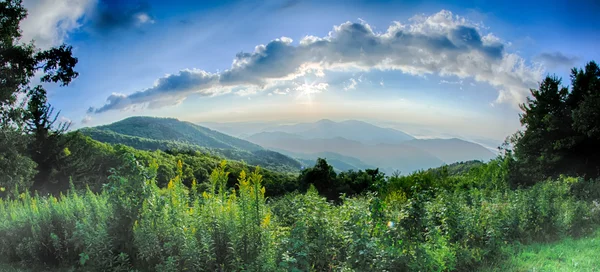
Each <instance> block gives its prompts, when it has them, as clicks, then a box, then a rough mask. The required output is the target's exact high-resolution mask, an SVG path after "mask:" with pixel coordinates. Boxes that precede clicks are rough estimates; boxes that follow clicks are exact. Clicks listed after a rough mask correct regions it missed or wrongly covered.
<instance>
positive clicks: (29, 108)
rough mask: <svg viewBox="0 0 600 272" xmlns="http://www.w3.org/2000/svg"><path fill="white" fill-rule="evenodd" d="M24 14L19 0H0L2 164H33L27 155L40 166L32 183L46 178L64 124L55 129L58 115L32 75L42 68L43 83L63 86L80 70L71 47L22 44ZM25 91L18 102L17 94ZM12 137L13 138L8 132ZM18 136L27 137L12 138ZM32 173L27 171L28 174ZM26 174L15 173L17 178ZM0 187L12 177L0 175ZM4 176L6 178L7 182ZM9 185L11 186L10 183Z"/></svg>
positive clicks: (0, 127)
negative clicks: (21, 24) (38, 46)
mask: <svg viewBox="0 0 600 272" xmlns="http://www.w3.org/2000/svg"><path fill="white" fill-rule="evenodd" d="M26 16H27V11H26V10H25V8H24V7H23V3H22V1H21V0H7V1H1V2H0V131H1V132H2V133H3V137H0V150H2V151H3V152H2V154H1V155H0V156H2V157H1V158H0V167H11V168H14V167H17V168H18V167H20V166H18V165H17V166H15V165H11V164H10V162H11V161H20V162H21V163H20V164H19V165H21V166H28V167H32V166H33V165H35V164H33V163H31V162H26V160H27V154H29V157H30V158H31V159H33V161H34V162H35V163H37V166H38V168H39V169H37V170H38V174H37V177H36V181H37V180H39V179H41V178H48V172H49V171H51V168H52V167H50V166H49V165H50V164H51V162H52V161H54V160H55V159H56V156H57V154H58V153H59V152H61V151H62V149H63V148H62V146H61V144H58V143H60V142H61V141H63V140H62V139H60V138H61V135H62V134H63V133H64V132H65V131H66V130H67V129H68V125H67V124H61V125H58V126H57V127H54V124H55V122H56V118H57V117H58V114H56V115H53V109H52V107H51V106H50V105H49V104H48V103H47V98H46V91H45V90H44V88H43V86H41V85H37V86H31V85H32V84H31V79H32V78H33V77H34V75H35V74H36V72H38V71H41V72H42V76H41V78H40V80H41V82H47V83H50V82H52V83H59V84H60V85H61V86H66V85H68V84H69V83H71V81H72V80H73V79H75V78H77V76H78V73H77V72H75V71H74V67H75V65H76V64H77V58H74V57H73V56H72V47H70V46H67V45H61V46H58V47H54V48H51V49H48V50H39V49H37V48H36V47H35V45H34V42H33V41H31V42H29V43H23V42H22V41H21V31H20V29H19V23H20V22H21V21H22V20H23V19H24V18H25V17H26ZM20 95H25V98H24V99H22V101H21V103H18V102H19V101H20V99H19V96H20ZM11 135H12V136H11ZM16 135H25V136H24V137H16ZM13 170H14V171H12V170H11V171H8V172H9V173H19V172H21V171H22V172H26V173H33V171H31V169H13ZM28 176H30V175H28ZM28 176H21V177H17V180H23V179H26V178H27V177H28ZM2 179H3V180H0V185H11V184H6V183H10V182H11V181H14V180H15V177H14V176H11V175H7V176H4V177H2ZM7 180H8V181H7ZM11 186H12V185H11Z"/></svg>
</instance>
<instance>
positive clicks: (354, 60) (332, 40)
mask: <svg viewBox="0 0 600 272" xmlns="http://www.w3.org/2000/svg"><path fill="white" fill-rule="evenodd" d="M482 31H483V30H482V29H481V27H480V26H479V25H477V24H474V23H471V22H469V21H468V20H466V19H465V18H462V17H459V16H455V15H454V14H452V13H451V12H450V11H446V10H442V11H440V12H438V13H436V14H433V15H431V16H415V17H413V18H411V19H410V20H409V22H408V23H407V24H402V23H400V22H394V23H393V24H392V25H391V26H389V27H388V29H387V30H386V31H385V32H383V33H378V32H375V31H374V30H373V29H372V27H371V26H370V25H369V24H367V23H366V22H364V21H360V22H358V23H352V22H346V23H343V24H341V25H339V26H335V27H334V28H333V30H332V31H331V32H329V34H328V35H327V36H325V37H316V36H306V37H304V38H303V39H301V40H300V41H299V42H298V43H297V44H294V43H293V41H292V39H290V38H287V37H282V38H279V39H275V40H273V41H271V42H269V43H267V44H266V45H258V46H256V47H255V49H254V52H252V53H238V54H237V55H236V56H235V58H234V60H233V63H232V66H231V67H230V68H229V69H227V70H225V71H222V72H219V73H210V72H207V71H204V70H199V69H185V70H182V71H179V72H178V73H176V74H171V75H166V76H165V77H163V78H160V79H158V80H157V81H156V83H155V84H154V86H152V87H150V88H147V89H145V90H142V91H139V92H135V93H132V94H129V95H123V94H113V95H111V96H109V97H108V98H107V101H106V104H104V105H103V106H101V107H99V108H90V109H89V110H88V112H89V113H102V112H106V111H111V110H127V109H130V108H133V107H137V106H142V107H150V108H159V107H163V106H169V105H176V104H179V103H181V102H182V101H184V100H185V99H186V98H187V97H188V96H190V95H192V94H195V95H202V96H211V95H219V94H224V93H228V92H236V89H245V88H259V89H266V88H268V87H272V86H278V85H277V84H282V82H283V83H285V82H290V81H291V80H294V79H296V78H298V77H301V76H304V75H307V74H314V75H316V76H320V77H322V76H323V75H324V73H325V72H326V71H344V70H349V69H353V70H356V69H358V70H362V71H366V72H368V71H370V70H397V71H400V72H402V73H407V74H412V75H426V74H436V75H441V76H456V77H458V78H461V79H462V78H473V79H474V80H475V81H478V82H484V83H488V84H490V85H491V86H494V87H495V88H496V89H497V90H498V97H497V99H496V101H495V102H496V103H511V104H513V105H517V104H518V103H520V102H522V101H524V100H525V97H526V96H527V94H528V90H529V88H531V87H534V86H535V85H536V84H537V82H538V81H539V79H540V78H541V76H542V73H543V70H542V68H541V67H539V66H532V65H528V64H526V62H525V60H524V59H523V58H521V57H520V56H518V55H516V54H513V53H509V52H507V51H506V50H505V46H504V44H503V43H502V42H501V40H500V39H499V38H498V37H496V36H494V35H493V34H491V33H489V34H485V35H484V34H483V32H482ZM326 86H327V85H322V86H321V87H323V88H320V89H318V90H319V91H322V90H324V89H326V88H325V87H326Z"/></svg>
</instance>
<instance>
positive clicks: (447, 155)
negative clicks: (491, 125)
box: [404, 138, 496, 164]
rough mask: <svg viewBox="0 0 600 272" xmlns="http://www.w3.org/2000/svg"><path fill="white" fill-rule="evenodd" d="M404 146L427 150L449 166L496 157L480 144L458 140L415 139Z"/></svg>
mask: <svg viewBox="0 0 600 272" xmlns="http://www.w3.org/2000/svg"><path fill="white" fill-rule="evenodd" d="M404 144H406V145H411V146H414V147H417V148H419V149H422V150H425V151H427V152H429V153H430V154H432V155H434V156H436V157H438V158H440V159H441V160H442V161H444V162H445V163H448V164H450V163H454V162H461V161H470V160H481V161H487V160H490V159H493V158H494V157H495V156H496V155H495V154H494V153H492V152H491V151H490V150H489V149H487V148H485V147H483V146H481V145H479V144H476V143H473V142H468V141H465V140H461V139H457V138H452V139H415V140H411V141H407V142H404Z"/></svg>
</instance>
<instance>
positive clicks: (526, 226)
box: [0, 160, 600, 271]
mask: <svg viewBox="0 0 600 272" xmlns="http://www.w3.org/2000/svg"><path fill="white" fill-rule="evenodd" d="M485 167H487V168H489V169H492V170H493V171H495V172H491V173H490V171H491V170H490V171H485V169H483V170H481V169H480V170H477V171H483V173H482V174H480V177H481V179H486V178H489V179H493V181H494V182H493V183H492V185H493V186H487V185H486V186H484V185H482V184H484V183H485V181H484V180H483V181H481V180H480V181H477V180H476V177H475V176H473V175H475V174H477V171H474V172H472V173H471V174H469V175H468V176H466V178H465V180H467V181H466V182H462V183H458V185H457V187H452V186H450V187H444V188H440V186H434V185H432V184H433V183H432V182H431V180H429V181H427V179H424V177H423V176H421V177H418V178H417V179H418V180H420V181H421V182H423V180H426V181H427V184H428V185H427V186H421V187H419V188H417V186H412V188H413V189H410V188H409V189H406V188H404V187H405V186H404V187H403V186H397V187H396V189H393V188H394V187H393V186H389V187H388V189H387V190H385V191H381V192H380V193H368V194H365V195H362V196H359V197H353V198H346V197H342V199H341V202H340V203H332V202H329V201H327V200H326V199H325V198H324V197H322V196H320V195H319V194H318V192H317V191H316V190H315V189H314V188H312V189H310V190H309V191H308V192H307V193H306V194H297V193H294V194H288V195H286V196H284V197H281V198H278V199H272V200H269V201H268V199H266V198H265V189H264V187H263V180H262V176H261V174H260V169H255V170H254V171H251V172H247V171H242V172H241V173H240V175H239V176H238V179H237V181H238V183H237V186H236V187H235V189H232V190H228V189H227V186H226V183H227V180H228V178H229V173H228V172H227V171H226V169H227V165H226V163H225V162H223V163H221V165H220V166H219V167H217V168H216V169H215V170H214V171H213V172H212V174H211V175H210V178H209V180H208V184H207V185H203V186H200V185H199V184H198V183H197V182H196V181H192V182H191V184H192V185H191V187H187V186H185V185H184V183H183V180H182V178H181V177H182V165H181V163H179V164H178V167H177V176H176V177H175V178H174V179H172V180H170V181H169V182H168V184H167V186H166V187H165V188H159V186H158V185H157V184H156V178H155V177H156V169H157V166H156V165H150V166H149V167H142V166H140V165H139V164H137V163H135V161H134V160H131V163H130V164H128V165H123V167H121V168H120V169H117V170H116V171H115V172H114V173H113V175H112V176H111V183H110V184H108V185H107V186H106V187H105V190H104V191H103V192H102V193H100V194H94V193H92V192H90V191H87V192H83V193H77V192H75V191H71V192H69V193H68V194H66V195H61V196H60V197H58V198H54V197H39V196H37V195H34V196H30V194H29V193H27V192H25V193H23V194H21V195H20V197H18V198H13V199H4V200H0V261H1V262H2V263H22V264H28V265H42V266H55V267H60V266H63V267H74V268H77V269H82V270H100V271H101V270H111V271H113V270H116V271H131V270H134V269H137V270H140V271H182V270H187V271H241V270H244V271H333V270H335V271H449V270H462V271H465V270H473V269H476V268H477V267H478V266H479V265H481V264H482V263H484V262H489V261H490V260H493V259H496V258H498V256H501V255H502V252H503V251H502V248H503V247H505V246H506V245H509V244H512V243H515V242H520V243H529V242H534V241H548V240H554V239H559V238H562V237H566V236H578V235H581V234H584V233H588V232H590V231H591V230H593V229H594V228H595V227H596V226H597V224H598V223H599V222H598V219H599V218H600V208H598V207H597V204H594V202H593V200H592V199H590V198H589V197H588V198H586V197H581V196H580V195H581V194H576V193H574V190H579V189H578V188H595V187H594V186H595V185H593V184H596V183H593V184H592V183H590V182H587V181H584V180H581V179H576V178H560V179H558V180H553V181H547V182H544V183H540V184H537V185H535V186H533V187H531V188H528V189H517V190H510V189H508V186H503V185H502V183H501V181H500V178H501V175H499V174H498V173H500V174H501V172H498V171H497V170H498V168H497V167H496V166H489V165H487V166H485ZM487 168H486V169H487ZM494 169H495V170H494ZM421 175H422V174H421ZM427 178H429V177H427ZM443 178H444V177H443ZM463 181H464V180H463ZM402 182H403V183H402V184H405V185H406V184H408V183H407V182H408V180H407V179H404V180H402ZM443 182H444V184H448V182H449V180H448V177H445V178H444V180H443ZM188 184H189V183H188ZM398 184H399V183H398ZM590 184H591V185H590ZM480 185H481V186H480ZM199 188H207V189H206V190H200V189H199ZM390 188H392V189H390ZM415 188H417V189H415ZM457 188H460V189H457ZM585 195H586V196H589V195H590V194H585Z"/></svg>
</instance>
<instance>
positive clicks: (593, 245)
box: [482, 232, 600, 272]
mask: <svg viewBox="0 0 600 272" xmlns="http://www.w3.org/2000/svg"><path fill="white" fill-rule="evenodd" d="M598 252H600V232H596V233H595V234H594V235H590V236H589V237H585V238H580V239H572V238H566V239H564V240H562V241H559V242H555V243H535V244H531V245H525V246H515V247H512V248H510V249H508V252H507V254H508V253H510V256H511V257H510V258H508V260H503V261H500V262H498V263H494V264H491V265H489V266H490V267H489V268H485V269H483V270H482V271H503V272H504V271H507V272H512V271H548V272H551V271H556V272H570V271H600V259H598Z"/></svg>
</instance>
